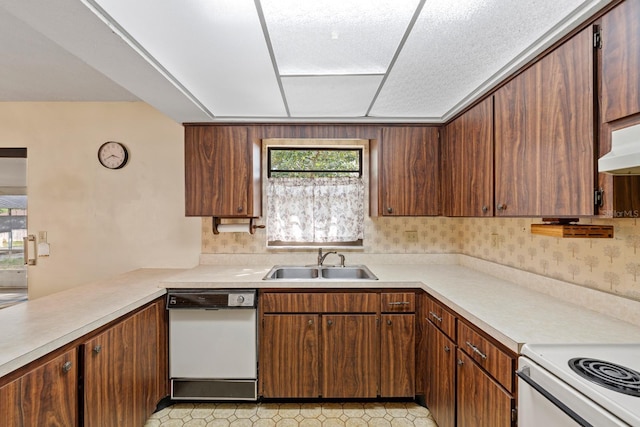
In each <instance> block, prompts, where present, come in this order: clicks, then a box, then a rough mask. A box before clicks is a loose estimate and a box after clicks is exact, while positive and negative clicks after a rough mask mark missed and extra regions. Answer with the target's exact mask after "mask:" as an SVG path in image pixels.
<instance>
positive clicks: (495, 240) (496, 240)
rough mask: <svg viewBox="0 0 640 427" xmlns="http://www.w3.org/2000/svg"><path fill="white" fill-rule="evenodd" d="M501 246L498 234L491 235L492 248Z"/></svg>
mask: <svg viewBox="0 0 640 427" xmlns="http://www.w3.org/2000/svg"><path fill="white" fill-rule="evenodd" d="M499 245H500V238H499V236H498V235H497V234H496V233H492V234H491V247H492V248H497V247H498V246H499Z"/></svg>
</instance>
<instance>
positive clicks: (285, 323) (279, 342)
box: [260, 314, 320, 398]
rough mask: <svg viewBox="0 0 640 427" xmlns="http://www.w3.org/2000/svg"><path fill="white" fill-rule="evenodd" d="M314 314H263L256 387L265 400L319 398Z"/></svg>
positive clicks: (316, 331)
mask: <svg viewBox="0 0 640 427" xmlns="http://www.w3.org/2000/svg"><path fill="white" fill-rule="evenodd" d="M319 323H320V316H319V315H317V314H305V315H296V314H290V315H288V314H280V315H265V316H264V319H263V327H262V336H263V337H264V339H262V340H261V349H260V367H261V369H260V384H261V389H262V394H263V396H264V397H268V398H294V397H295V398H307V397H309V398H311V397H318V396H319V395H320V384H319V366H318V363H319V345H320V336H319Z"/></svg>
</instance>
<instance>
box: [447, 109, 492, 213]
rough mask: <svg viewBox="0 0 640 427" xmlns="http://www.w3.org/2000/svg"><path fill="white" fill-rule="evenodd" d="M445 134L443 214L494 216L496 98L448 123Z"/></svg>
mask: <svg viewBox="0 0 640 427" xmlns="http://www.w3.org/2000/svg"><path fill="white" fill-rule="evenodd" d="M444 134H445V138H444V143H443V146H442V153H443V158H444V164H443V168H444V189H445V193H444V195H443V209H444V214H445V215H447V216H476V217H479V216H493V97H489V98H487V99H485V100H484V101H482V102H481V103H480V104H478V105H476V106H475V107H473V108H472V109H471V110H469V111H467V112H466V113H464V114H463V115H462V116H460V117H458V118H457V119H455V120H454V121H453V122H451V123H449V124H448V125H447V127H446V128H445V130H444Z"/></svg>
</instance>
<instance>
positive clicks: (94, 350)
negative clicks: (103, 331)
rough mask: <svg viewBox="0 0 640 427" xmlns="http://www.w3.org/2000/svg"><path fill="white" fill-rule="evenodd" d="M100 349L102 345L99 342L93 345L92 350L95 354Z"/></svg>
mask: <svg viewBox="0 0 640 427" xmlns="http://www.w3.org/2000/svg"><path fill="white" fill-rule="evenodd" d="M101 351H102V346H101V345H100V344H98V345H96V346H95V347H93V352H94V353H95V354H98V353H100V352H101Z"/></svg>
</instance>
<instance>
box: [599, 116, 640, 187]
mask: <svg viewBox="0 0 640 427" xmlns="http://www.w3.org/2000/svg"><path fill="white" fill-rule="evenodd" d="M598 171H599V172H604V173H608V174H612V175H640V124H637V125H634V126H630V127H627V128H624V129H619V130H614V131H613V132H612V133H611V151H610V152H609V153H607V154H605V155H604V156H602V157H600V159H598Z"/></svg>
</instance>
